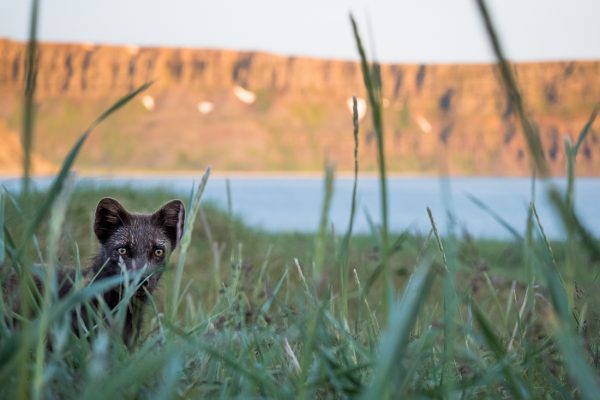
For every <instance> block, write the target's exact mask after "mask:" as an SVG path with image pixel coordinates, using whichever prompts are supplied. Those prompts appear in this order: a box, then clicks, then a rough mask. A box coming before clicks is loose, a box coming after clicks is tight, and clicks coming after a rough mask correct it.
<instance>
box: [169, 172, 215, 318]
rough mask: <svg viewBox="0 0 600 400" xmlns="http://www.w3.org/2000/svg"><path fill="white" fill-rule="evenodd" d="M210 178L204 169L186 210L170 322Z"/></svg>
mask: <svg viewBox="0 0 600 400" xmlns="http://www.w3.org/2000/svg"><path fill="white" fill-rule="evenodd" d="M209 176H210V167H208V168H207V169H206V171H205V172H204V175H202V178H201V179H200V183H199V184H198V188H197V189H196V193H195V194H194V197H193V199H192V203H191V204H190V206H189V209H188V210H187V213H186V214H187V215H186V218H185V228H184V232H183V236H182V237H181V243H180V251H179V259H178V260H177V267H176V269H175V279H174V280H173V292H172V293H171V303H170V307H169V314H168V315H169V318H170V319H171V320H174V319H175V316H176V315H177V309H178V307H179V304H180V302H181V300H183V297H184V296H183V293H181V283H182V281H183V269H184V266H185V259H186V255H187V252H188V249H189V247H190V244H191V242H192V232H193V231H194V222H195V221H196V215H197V214H198V210H199V209H200V199H201V198H202V193H204V188H205V187H206V183H207V182H208V177H209Z"/></svg>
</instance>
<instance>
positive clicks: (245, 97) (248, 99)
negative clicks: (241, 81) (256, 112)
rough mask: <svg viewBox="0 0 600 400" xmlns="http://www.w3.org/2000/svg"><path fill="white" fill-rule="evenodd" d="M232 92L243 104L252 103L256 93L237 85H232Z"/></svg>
mask: <svg viewBox="0 0 600 400" xmlns="http://www.w3.org/2000/svg"><path fill="white" fill-rule="evenodd" d="M233 94H234V95H235V97H237V98H238V100H240V101H241V102H242V103H245V104H252V103H254V102H255V101H256V95H255V94H254V93H252V92H251V91H249V90H246V89H244V88H243V87H241V86H239V85H236V86H234V88H233Z"/></svg>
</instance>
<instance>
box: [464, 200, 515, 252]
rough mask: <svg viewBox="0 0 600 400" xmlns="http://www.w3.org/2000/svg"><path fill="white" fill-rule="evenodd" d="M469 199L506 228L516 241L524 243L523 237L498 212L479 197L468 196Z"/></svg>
mask: <svg viewBox="0 0 600 400" xmlns="http://www.w3.org/2000/svg"><path fill="white" fill-rule="evenodd" d="M467 197H468V198H469V200H471V201H472V202H473V203H474V204H475V205H476V206H477V207H479V208H481V209H482V210H483V211H485V212H486V213H487V214H489V215H490V216H491V217H492V218H493V219H494V220H495V221H496V222H497V223H498V224H500V225H501V226H502V227H504V228H505V229H506V230H507V231H508V232H510V234H511V235H512V236H513V237H514V238H515V240H516V241H519V242H520V241H522V240H523V236H522V235H521V234H520V233H519V232H517V230H516V229H515V228H513V227H512V226H511V225H510V224H509V223H508V222H507V221H506V220H505V219H504V218H502V217H501V216H500V215H499V214H498V213H497V212H496V211H494V210H493V209H492V208H490V207H489V206H488V205H487V204H485V203H484V202H482V201H481V200H479V199H478V198H477V197H475V196H473V195H471V194H468V193H467Z"/></svg>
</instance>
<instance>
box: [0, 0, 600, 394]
mask: <svg viewBox="0 0 600 400" xmlns="http://www.w3.org/2000/svg"><path fill="white" fill-rule="evenodd" d="M478 5H479V7H480V9H481V11H482V15H483V16H484V22H485V23H486V26H487V29H488V32H489V33H490V36H491V38H492V43H493V44H494V49H495V51H496V54H497V57H498V60H499V64H500V68H501V71H502V77H503V79H504V80H503V82H504V85H505V88H506V91H507V94H508V96H509V97H510V98H511V99H512V101H513V102H516V103H517V104H516V105H517V108H519V109H520V110H518V116H519V118H520V119H521V120H522V121H521V122H522V125H523V129H524V131H525V133H526V134H527V135H528V144H529V146H530V154H531V159H532V160H533V162H534V167H535V168H534V169H533V170H534V171H538V172H541V173H542V176H544V174H543V173H544V171H545V167H544V162H545V161H544V153H543V151H542V152H540V148H538V146H539V136H538V137H536V135H537V132H536V131H535V124H534V123H533V122H532V121H529V120H526V119H527V118H528V117H527V115H528V113H527V109H526V103H525V100H524V99H523V98H522V97H521V96H520V94H519V88H518V85H517V83H516V80H515V79H514V77H512V72H511V67H510V65H509V64H508V62H507V61H506V59H505V57H504V55H503V54H502V50H501V47H500V46H499V45H498V43H497V40H495V39H494V38H495V37H496V35H495V31H494V29H493V26H492V22H491V18H490V17H489V14H488V13H487V11H486V8H485V4H484V3H483V2H482V1H479V2H478ZM36 7H37V2H34V8H33V13H32V27H33V28H32V34H31V39H30V48H33V49H35V43H36V42H35V25H36V18H37V17H36V15H37V14H36ZM353 27H354V28H355V29H354V33H355V39H356V40H357V45H358V47H359V49H361V52H360V54H361V58H362V67H363V74H364V76H365V84H366V86H367V92H368V93H369V100H370V102H371V108H372V109H373V110H379V111H378V112H374V113H373V118H374V120H373V125H374V126H375V127H376V134H377V140H378V150H379V151H378V157H379V173H380V178H381V197H382V199H381V201H382V215H381V223H382V226H381V227H380V226H378V225H376V224H373V232H372V234H370V235H355V234H353V233H352V226H353V218H354V208H353V211H352V213H351V215H349V224H348V229H347V231H346V233H345V234H344V235H343V236H341V237H340V236H335V235H333V234H332V232H331V231H330V230H329V229H328V223H327V221H328V213H329V208H330V202H329V200H330V198H331V194H332V192H333V191H334V190H335V188H334V187H333V185H332V184H333V177H334V170H333V168H331V167H328V168H327V170H326V174H325V179H324V185H325V187H326V190H325V192H326V195H325V197H324V199H323V209H322V216H321V223H320V227H319V231H318V233H316V234H315V235H308V234H293V233H281V234H268V233H265V232H261V231H258V230H255V229H252V228H249V227H247V226H245V225H244V224H243V222H242V221H240V220H238V219H237V218H236V217H235V216H233V215H232V214H231V212H230V210H231V206H229V207H228V210H229V211H228V212H223V211H220V210H218V209H216V208H215V207H214V206H211V205H210V204H204V203H203V202H202V198H201V195H202V190H203V187H204V185H205V184H210V180H209V179H208V171H207V173H206V174H205V175H204V177H203V179H201V180H200V181H199V184H198V187H196V188H190V190H191V193H190V198H189V199H188V201H187V210H188V213H187V220H186V229H185V232H184V236H183V240H182V246H181V248H180V249H179V251H178V253H176V254H175V256H174V257H173V259H172V260H171V264H170V265H169V267H168V268H167V270H166V271H165V276H164V277H163V281H162V282H161V285H160V286H161V289H160V290H159V292H158V293H156V295H155V296H153V297H151V300H150V302H149V304H148V305H147V307H146V312H147V318H146V324H145V326H144V329H143V334H142V337H141V340H140V341H139V343H137V345H136V346H134V347H127V346H126V345H125V344H124V343H123V342H122V339H121V335H120V332H119V331H120V329H121V328H120V327H122V320H123V317H124V305H123V304H124V303H122V304H121V305H120V306H118V307H117V308H116V309H115V310H106V309H102V308H100V309H98V310H92V309H89V308H87V304H88V303H89V301H90V300H91V299H93V298H95V297H96V296H98V295H99V294H100V293H102V291H104V290H106V289H107V288H110V287H113V286H114V285H117V284H120V283H122V282H123V278H122V277H120V276H117V277H114V278H111V279H107V280H102V281H98V282H94V283H92V284H89V285H86V284H84V283H83V281H77V282H76V285H75V287H76V288H75V290H73V291H72V292H71V293H70V294H67V295H66V296H58V293H57V289H56V283H55V282H56V274H57V270H58V268H65V267H67V266H70V267H71V268H75V269H76V270H78V271H81V268H83V267H85V265H86V264H87V262H86V260H87V259H88V257H90V256H91V255H92V254H93V253H94V251H95V250H94V249H95V246H96V244H95V241H94V238H93V233H92V232H91V217H92V216H91V212H92V210H93V208H94V206H95V204H96V202H97V201H98V199H99V198H101V197H104V196H112V197H116V198H119V199H120V200H121V201H122V202H123V203H124V204H125V206H126V207H127V208H129V209H135V210H138V211H150V210H153V209H155V208H157V207H158V206H159V205H160V204H162V203H163V202H164V201H166V200H168V199H170V198H171V197H172V196H173V195H172V194H171V193H169V192H164V191H141V190H134V189H127V188H110V187H104V188H102V189H98V188H93V187H85V186H78V185H77V184H76V182H75V181H74V179H73V178H72V177H71V176H70V174H69V171H70V169H71V166H72V165H73V163H74V162H75V160H76V158H77V156H78V154H79V152H80V150H81V148H82V146H83V145H84V143H85V141H86V139H87V138H88V137H89V136H90V134H91V133H92V131H93V128H95V126H96V125H97V124H99V123H100V122H102V120H104V119H105V118H107V117H108V116H109V115H110V114H112V113H114V112H116V111H118V109H119V108H121V107H123V106H125V105H126V103H127V102H128V101H129V100H130V99H132V98H133V97H134V96H135V95H136V94H137V93H139V92H141V91H143V90H144V89H145V88H146V87H147V85H144V86H142V87H140V88H139V89H138V90H136V91H134V92H132V93H130V94H127V95H126V96H124V97H123V98H122V99H120V100H119V101H117V102H116V103H115V104H114V105H113V106H112V107H110V108H109V109H108V110H107V111H106V112H105V113H103V114H102V115H101V116H100V117H99V118H98V119H97V120H96V121H95V122H94V123H93V124H92V125H91V126H90V128H89V129H88V130H86V131H85V132H84V133H83V134H82V135H81V136H80V138H79V139H78V141H77V142H76V143H75V144H74V145H73V147H72V150H71V151H70V153H69V154H68V156H67V157H66V159H65V161H64V163H63V166H62V169H61V171H60V173H59V174H58V175H57V177H56V178H55V181H54V183H53V184H52V185H51V186H50V189H49V190H48V191H47V192H36V191H35V190H34V189H33V188H32V187H31V186H30V185H29V184H28V181H29V179H28V170H29V169H28V168H29V167H28V163H29V161H28V158H27V157H26V158H25V161H24V171H25V175H24V185H23V191H22V192H21V193H9V192H7V191H4V190H2V191H0V226H1V227H2V229H1V230H0V265H1V269H0V280H1V283H2V285H1V286H0V287H1V288H2V296H0V387H1V388H2V391H1V392H0V397H3V398H17V399H28V398H36V399H41V398H86V399H87V398H92V399H93V398H110V397H116V398H157V399H169V398H349V397H362V398H369V399H371V398H455V397H461V398H489V397H493V398H586V399H593V398H595V397H596V396H597V393H599V392H600V387H599V377H598V371H599V368H600V337H599V336H598V332H599V331H600V329H599V328H600V318H599V314H598V313H599V312H600V298H598V296H597V295H595V293H596V291H597V286H598V278H599V276H600V274H599V273H598V272H597V270H598V264H599V263H600V252H599V247H600V246H599V245H598V241H597V239H596V238H594V237H593V236H592V235H590V234H589V232H587V231H586V230H585V228H584V227H583V224H581V222H580V220H579V219H578V217H577V215H576V212H575V210H574V209H573V204H574V202H573V198H574V196H576V192H575V185H574V182H575V179H576V173H575V167H576V157H577V153H578V149H579V148H580V146H581V143H582V142H583V141H584V140H585V138H586V135H587V134H588V132H589V129H590V127H591V126H592V124H593V123H594V118H595V115H596V114H595V112H594V113H593V114H592V117H591V118H590V120H589V122H588V124H587V125H586V127H584V128H583V130H582V132H581V133H580V135H579V137H578V138H577V139H576V140H574V141H567V142H566V146H567V150H568V156H569V163H568V174H567V176H568V178H567V179H568V185H567V187H568V188H569V189H568V191H567V193H559V192H558V191H557V190H556V189H554V188H553V187H552V186H551V184H550V183H549V182H545V181H544V183H543V185H542V188H541V190H546V191H548V192H549V193H550V194H551V195H552V196H553V197H552V198H553V200H554V203H555V205H556V211H557V215H558V216H559V217H560V218H561V220H562V221H563V222H564V225H565V230H566V233H567V239H566V240H565V241H563V242H550V241H548V240H547V238H546V236H545V234H544V230H543V223H544V221H541V220H540V219H539V218H538V216H537V213H536V209H535V203H534V202H532V204H531V208H530V210H531V211H530V213H529V216H528V228H527V230H526V232H517V231H515V232H513V236H514V239H513V240H512V241H510V242H494V241H482V240H472V239H470V238H468V237H464V238H459V237H457V236H456V235H454V233H453V232H452V230H450V231H449V232H447V233H446V234H445V235H444V234H443V233H442V232H438V230H437V228H436V220H435V218H434V215H435V213H433V212H431V211H430V210H428V211H429V216H430V220H431V225H432V229H431V232H430V233H429V235H427V236H424V237H421V236H412V235H409V234H407V233H402V234H400V235H394V234H393V233H392V232H393V230H391V229H389V228H388V227H387V226H386V224H387V223H386V219H387V203H386V202H387V200H386V199H387V193H386V167H385V166H386V164H385V144H384V143H383V126H382V121H383V119H382V116H381V112H382V108H380V107H379V108H378V104H379V103H380V100H379V99H378V96H379V95H378V93H379V91H380V89H379V88H380V87H381V86H380V85H381V82H379V78H378V73H377V71H378V69H377V66H376V64H375V65H374V66H372V65H371V64H369V62H368V61H367V59H366V57H365V55H364V54H365V53H364V51H362V46H361V44H360V43H361V42H360V36H359V35H358V29H357V28H356V24H355V23H354V22H353ZM34 53H35V52H34V51H33V52H32V54H34ZM27 65H29V67H28V68H33V69H34V68H35V64H34V63H33V62H30V63H28V64H27ZM32 72H33V74H32ZM34 72H35V71H34V70H29V74H28V75H27V76H35V73H34ZM27 88H28V89H27V91H26V93H25V107H24V109H25V110H29V111H27V113H28V114H27V115H29V116H28V117H26V119H27V123H26V124H25V125H24V141H23V143H24V150H25V153H26V154H30V152H31V148H32V146H33V143H34V139H35V135H34V134H35V129H34V128H35V124H34V115H35V113H34V107H33V106H34V104H35V102H34V93H35V91H34V90H33V89H34V88H35V82H33V87H31V86H29V85H27ZM355 108H356V107H355ZM354 114H355V115H354V117H355V118H354V131H353V133H354V138H355V158H354V159H355V172H356V171H358V162H359V159H360V157H359V152H358V140H357V137H358V134H359V127H358V122H357V118H356V111H355V113H354ZM529 136H531V137H529ZM348 137H349V140H350V139H351V136H350V134H349V135H348ZM573 142H574V143H576V144H575V145H572V143H573ZM355 177H356V174H355ZM355 179H356V178H355ZM356 184H358V185H360V182H356V181H355V185H356ZM446 184H447V182H446ZM537 190H540V189H537ZM532 192H533V190H532ZM532 199H533V195H532ZM353 200H354V194H353ZM446 200H448V201H447V204H448V209H447V210H445V211H447V212H448V214H449V215H451V214H452V209H451V202H450V201H449V199H446ZM473 201H474V202H476V203H477V204H478V205H479V206H480V207H482V208H483V209H485V210H487V211H488V212H490V213H491V214H492V215H493V216H494V212H493V210H490V209H488V208H486V206H485V204H483V203H481V202H479V201H478V200H477V199H473ZM423 212H426V211H425V210H424V211H423ZM495 218H496V219H497V222H498V223H499V224H503V221H502V220H501V219H500V218H499V217H497V216H495ZM34 274H37V275H38V276H41V277H42V279H43V281H44V282H45V284H44V286H43V288H41V289H40V288H38V287H36V286H35V285H33V284H31V282H32V278H31V277H32V276H33V275H34ZM15 276H16V277H17V279H18V282H19V285H18V286H19V290H18V291H16V292H12V291H11V292H9V291H7V288H8V287H10V282H9V280H10V279H12V277H15ZM130 289H131V288H130ZM130 289H129V292H128V291H127V290H126V294H127V293H130V292H131V290H130ZM130 294H131V293H130ZM84 309H85V310H87V311H88V312H89V313H91V315H92V320H93V322H94V323H93V324H92V326H89V327H87V328H89V329H88V330H86V331H84V334H82V335H80V336H77V335H74V334H73V333H72V330H71V320H70V317H69V316H70V315H71V312H72V310H79V311H81V310H84Z"/></svg>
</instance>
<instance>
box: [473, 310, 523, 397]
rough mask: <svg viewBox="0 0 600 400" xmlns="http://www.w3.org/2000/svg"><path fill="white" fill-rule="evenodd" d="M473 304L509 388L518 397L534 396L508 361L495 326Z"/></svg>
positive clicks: (486, 340) (476, 316) (478, 320)
mask: <svg viewBox="0 0 600 400" xmlns="http://www.w3.org/2000/svg"><path fill="white" fill-rule="evenodd" d="M471 306H472V309H473V315H474V316H475V320H476V321H477V323H478V325H479V328H480V330H481V333H482V336H483V340H484V342H485V344H486V346H487V347H488V349H490V350H491V351H492V353H493V354H494V356H495V357H496V359H497V360H498V362H499V363H500V364H501V370H502V375H503V376H504V379H505V381H506V386H507V388H508V390H510V392H511V393H512V396H513V397H514V398H516V399H529V398H532V396H531V390H530V389H529V388H528V387H527V386H526V384H525V382H524V381H523V379H521V378H520V377H518V376H517V375H516V374H515V371H514V366H511V365H510V364H509V363H508V360H507V359H506V358H507V357H508V356H507V353H506V349H505V348H504V346H503V344H502V342H501V341H500V339H499V338H498V337H497V336H496V334H495V333H494V328H493V327H492V325H490V323H489V322H488V321H487V319H486V318H485V317H484V315H483V313H482V312H481V311H480V310H479V308H478V307H477V305H476V304H471Z"/></svg>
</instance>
